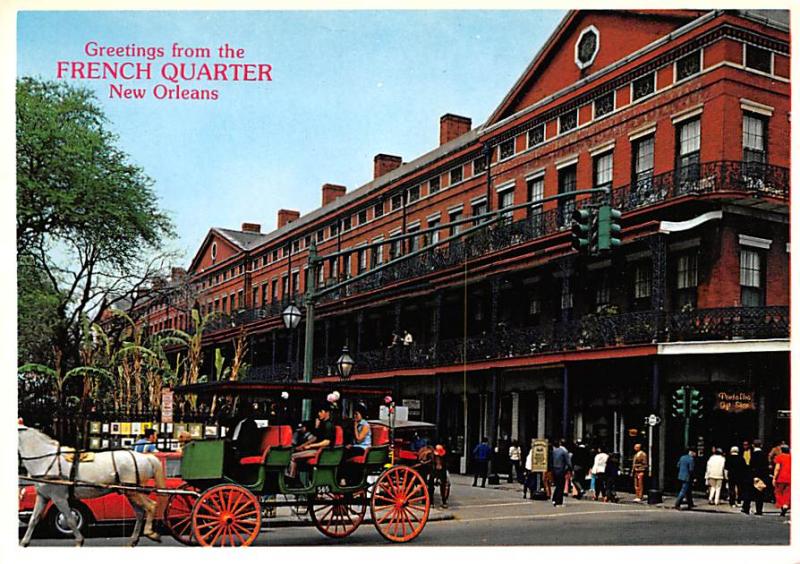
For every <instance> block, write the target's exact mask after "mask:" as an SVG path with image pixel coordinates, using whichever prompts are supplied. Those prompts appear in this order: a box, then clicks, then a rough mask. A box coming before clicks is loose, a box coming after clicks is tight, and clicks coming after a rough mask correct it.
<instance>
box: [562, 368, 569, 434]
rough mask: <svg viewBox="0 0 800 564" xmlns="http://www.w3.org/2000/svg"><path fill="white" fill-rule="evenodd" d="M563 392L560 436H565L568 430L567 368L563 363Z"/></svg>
mask: <svg viewBox="0 0 800 564" xmlns="http://www.w3.org/2000/svg"><path fill="white" fill-rule="evenodd" d="M563 388H564V394H563V398H562V403H561V436H562V437H563V438H566V437H567V436H568V435H567V433H568V432H569V368H567V365H566V364H565V365H564V372H563Z"/></svg>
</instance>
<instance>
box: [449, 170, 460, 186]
mask: <svg viewBox="0 0 800 564" xmlns="http://www.w3.org/2000/svg"><path fill="white" fill-rule="evenodd" d="M462 170H463V169H462V167H460V166H459V167H456V168H454V169H453V170H451V171H450V184H451V185H452V184H456V183H458V182H461V179H462V178H463V173H462Z"/></svg>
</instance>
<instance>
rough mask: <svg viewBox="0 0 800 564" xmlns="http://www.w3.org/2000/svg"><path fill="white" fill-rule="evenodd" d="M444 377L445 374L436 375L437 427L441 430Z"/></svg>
mask: <svg viewBox="0 0 800 564" xmlns="http://www.w3.org/2000/svg"><path fill="white" fill-rule="evenodd" d="M442 378H444V376H443V375H441V374H439V375H438V376H436V429H437V432H441V428H442Z"/></svg>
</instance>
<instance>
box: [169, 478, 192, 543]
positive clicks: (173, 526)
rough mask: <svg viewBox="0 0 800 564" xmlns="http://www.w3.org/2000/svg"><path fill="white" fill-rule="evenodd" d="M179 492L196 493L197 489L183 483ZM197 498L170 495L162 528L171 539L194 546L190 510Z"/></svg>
mask: <svg viewBox="0 0 800 564" xmlns="http://www.w3.org/2000/svg"><path fill="white" fill-rule="evenodd" d="M176 489H179V490H191V491H195V492H196V491H197V488H195V487H194V486H190V485H189V484H186V483H183V484H181V485H180V486H179V487H178V488H176ZM195 501H197V498H196V497H195V496H193V495H182V494H171V495H170V496H169V498H168V499H167V506H166V508H165V509H164V526H165V527H166V528H167V530H168V531H169V533H170V534H171V535H172V536H173V538H174V539H175V540H176V541H178V542H180V543H182V544H186V545H196V544H197V539H195V538H194V535H193V534H192V509H193V508H194V504H195Z"/></svg>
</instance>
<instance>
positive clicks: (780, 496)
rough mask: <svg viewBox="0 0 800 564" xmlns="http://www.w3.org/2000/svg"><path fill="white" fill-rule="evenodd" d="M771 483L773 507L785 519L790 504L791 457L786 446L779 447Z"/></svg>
mask: <svg viewBox="0 0 800 564" xmlns="http://www.w3.org/2000/svg"><path fill="white" fill-rule="evenodd" d="M772 483H773V484H774V486H775V506H776V507H777V508H778V509H780V510H781V517H785V516H786V512H787V511H789V508H790V507H791V502H792V457H791V455H790V454H789V445H787V444H782V445H781V453H780V454H779V455H778V456H776V457H775V470H774V474H773V476H772Z"/></svg>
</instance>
